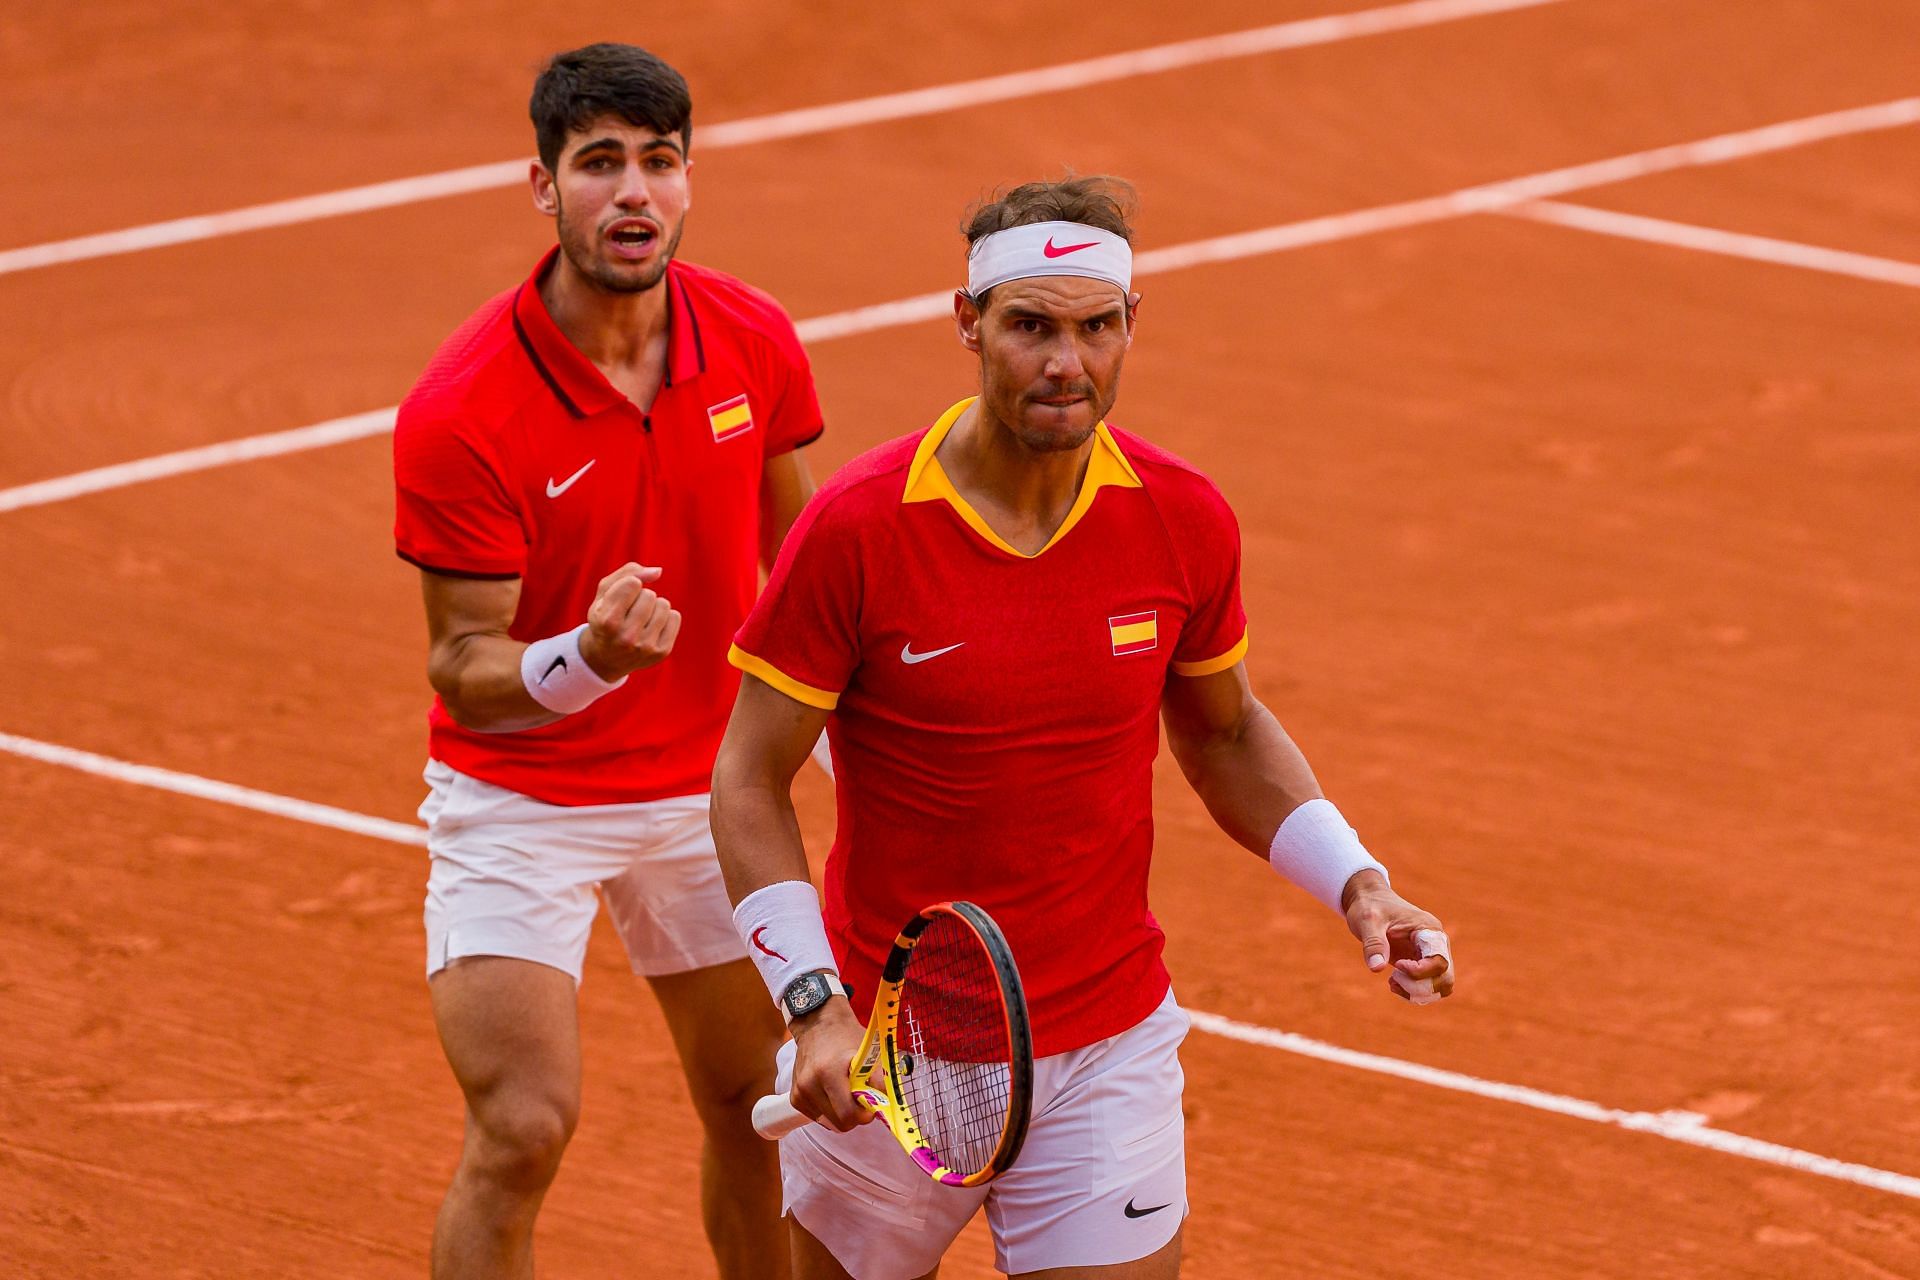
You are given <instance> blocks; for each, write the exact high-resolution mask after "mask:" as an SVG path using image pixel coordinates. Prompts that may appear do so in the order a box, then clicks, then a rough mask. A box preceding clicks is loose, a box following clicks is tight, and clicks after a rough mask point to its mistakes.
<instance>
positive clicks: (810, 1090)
mask: <svg viewBox="0 0 1920 1280" xmlns="http://www.w3.org/2000/svg"><path fill="white" fill-rule="evenodd" d="M793 1105H794V1108H795V1110H798V1111H803V1112H805V1113H806V1114H807V1115H810V1116H812V1117H813V1118H814V1119H815V1120H818V1121H819V1122H820V1123H822V1124H824V1125H826V1126H828V1127H829V1128H832V1129H837V1130H839V1131H840V1132H841V1133H845V1132H847V1131H848V1130H850V1129H855V1128H858V1127H859V1126H860V1125H863V1124H866V1123H867V1122H868V1121H869V1120H872V1119H873V1112H872V1111H870V1110H868V1109H867V1108H865V1107H863V1106H861V1105H860V1104H859V1103H858V1102H856V1101H855V1100H854V1097H853V1090H852V1089H851V1088H850V1087H849V1086H848V1083H847V1073H846V1072H844V1071H826V1072H821V1073H813V1074H809V1075H807V1076H804V1077H801V1076H796V1077H795V1079H794V1082H793Z"/></svg>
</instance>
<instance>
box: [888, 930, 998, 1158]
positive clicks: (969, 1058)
mask: <svg viewBox="0 0 1920 1280" xmlns="http://www.w3.org/2000/svg"><path fill="white" fill-rule="evenodd" d="M898 1027H899V1037H898V1040H897V1041H896V1044H897V1052H898V1051H904V1058H900V1057H896V1062H895V1068H896V1071H897V1072H898V1082H899V1088H900V1094H901V1097H902V1098H903V1099H904V1100H905V1101H906V1104H907V1109H908V1110H909V1111H911V1112H912V1113H913V1117H914V1121H915V1123H916V1124H918V1125H919V1128H920V1132H921V1135H922V1137H924V1138H925V1140H926V1143H927V1145H928V1147H929V1148H931V1149H932V1150H933V1152H934V1153H935V1154H936V1155H938V1156H939V1157H940V1160H941V1163H943V1164H945V1165H946V1166H947V1167H948V1168H950V1169H953V1170H955V1171H956V1172H959V1173H962V1174H969V1173H974V1172H977V1171H979V1170H981V1169H984V1168H985V1167H986V1166H987V1165H988V1164H989V1163H990V1162H991V1161H992V1159H993V1157H994V1154H995V1152H996V1151H998V1150H999V1147H1000V1138H1001V1134H1002V1132H1003V1131H1004V1130H1005V1128H1006V1123H1007V1116H1008V1103H1009V1097H1010V1095H1011V1093H1012V1087H1013V1068H1012V1053H1013V1047H1012V1044H1011V1043H1010V1041H1009V1039H1008V1033H1007V1016H1006V1006H1005V999H1004V996H1003V995H1002V993H1001V986H1000V979H999V975H998V973H997V971H996V970H995V968H994V964H993V960H992V958H991V957H990V956H989V955H988V954H987V951H986V949H985V947H984V946H982V945H981V942H980V939H979V938H978V937H977V936H976V935H975V934H974V932H973V930H972V929H971V928H969V927H968V926H967V925H966V923H965V922H963V921H961V920H959V919H956V918H953V917H950V916H944V915H942V916H936V917H934V919H933V920H932V922H931V923H929V924H928V925H927V927H926V929H925V931H924V932H922V933H921V935H920V940H919V942H918V943H917V944H916V945H915V946H914V949H913V955H912V957H911V959H910V960H909V961H908V964H907V973H906V981H905V982H904V983H903V984H902V988H901V1005H900V1015H899V1023H898Z"/></svg>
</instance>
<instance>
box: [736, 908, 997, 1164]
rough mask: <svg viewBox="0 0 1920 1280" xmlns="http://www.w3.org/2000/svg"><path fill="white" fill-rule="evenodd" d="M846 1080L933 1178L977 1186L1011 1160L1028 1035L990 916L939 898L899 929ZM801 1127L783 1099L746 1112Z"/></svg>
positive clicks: (780, 1129) (764, 1128)
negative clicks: (865, 1029)
mask: <svg viewBox="0 0 1920 1280" xmlns="http://www.w3.org/2000/svg"><path fill="white" fill-rule="evenodd" d="M847 1081H848V1084H849V1085H850V1087H851V1088H852V1089H853V1096H854V1098H855V1100H857V1101H858V1102H859V1103H860V1105H861V1106H863V1107H865V1108H867V1109H868V1110H869V1111H872V1112H873V1113H874V1114H875V1115H876V1116H877V1117H879V1119H880V1120H881V1122H882V1123H884V1124H885V1125H886V1126H887V1128H888V1129H889V1130H891V1131H892V1133H893V1136H894V1138H895V1140H897V1141H898V1142H899V1143H900V1145H901V1147H902V1148H904V1149H905V1151H906V1153H907V1154H908V1155H909V1156H911V1157H912V1158H913V1162H914V1163H915V1164H917V1165H919V1166H920V1168H921V1169H923V1170H924V1171H925V1172H926V1173H927V1175H928V1176H929V1177H931V1178H932V1179H933V1180H934V1181H935V1182H941V1183H945V1184H946V1185H948V1186H953V1187H977V1186H979V1185H980V1184H981V1183H983V1182H988V1181H991V1180H992V1179H993V1178H995V1177H997V1176H998V1175H999V1174H1001V1173H1003V1172H1004V1171H1005V1170H1006V1169H1007V1167H1008V1166H1009V1165H1011V1164H1012V1163H1013V1161H1014V1158H1015V1157H1016V1156H1018V1155H1019V1154H1020V1144H1021V1143H1022V1142H1023V1141H1025V1140H1026V1136H1027V1116H1028V1113H1029V1112H1030V1111H1031V1109H1032V1106H1033V1033H1032V1029H1031V1027H1030V1026H1029V1025H1028V1022H1027V999H1026V996H1025V995H1024V994H1023V993H1022V992H1021V989H1020V973H1019V971H1018V970H1017V969H1015V968H1014V964H1013V952H1012V951H1011V950H1009V949H1008V947H1007V940H1006V938H1005V937H1004V936H1002V935H1001V933H1000V927H999V926H998V925H996V924H994V922H993V918H992V917H991V916H989V915H988V914H987V913H986V912H984V911H982V910H981V909H980V908H979V907H976V906H974V905H973V904H972V903H971V902H940V903H936V904H934V905H933V906H931V907H928V908H927V909H926V910H924V911H922V912H921V913H920V914H919V915H917V916H915V917H914V918H913V919H911V920H909V921H908V922H907V924H906V927H905V928H903V929H901V930H900V936H899V937H897V938H895V939H894V941H893V950H892V951H891V952H889V953H888V955H887V963H886V966H885V967H884V968H883V969H882V970H881V974H880V989H879V990H878V991H876V992H875V993H874V1000H873V1013H872V1016H870V1017H869V1018H868V1019H867V1033H866V1035H865V1036H864V1037H863V1038H862V1039H861V1041H860V1052H859V1053H857V1054H855V1055H854V1058H853V1065H852V1068H851V1069H850V1070H849V1071H848V1073H847ZM808 1122H809V1120H808V1117H807V1116H806V1115H805V1114H803V1113H802V1112H800V1111H798V1110H796V1109H795V1108H794V1105H793V1103H792V1102H791V1101H790V1100H789V1099H788V1098H787V1096H786V1095H784V1094H770V1095H768V1096H767V1097H764V1098H762V1099H760V1101H759V1102H758V1103H756V1104H755V1105H754V1108H753V1127H754V1128H755V1129H756V1130H757V1131H758V1132H759V1133H760V1135H761V1136H762V1137H765V1138H779V1137H782V1136H784V1135H786V1134H789V1133H792V1132H793V1131H794V1130H795V1129H798V1128H800V1127H801V1126H802V1125H804V1124H807V1123H808Z"/></svg>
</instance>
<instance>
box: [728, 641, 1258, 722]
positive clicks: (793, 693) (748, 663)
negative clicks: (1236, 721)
mask: <svg viewBox="0 0 1920 1280" xmlns="http://www.w3.org/2000/svg"><path fill="white" fill-rule="evenodd" d="M1240 647H1241V648H1243V649H1244V648H1245V647H1246V642H1245V641H1242V642H1241V645H1240ZM727 661H728V662H731V663H732V664H733V665H734V666H736V667H738V668H740V669H741V670H742V671H744V672H746V673H747V674H748V675H750V676H756V677H758V678H759V679H761V680H764V681H766V682H767V683H768V684H770V685H772V686H773V687H774V688H776V689H778V690H779V691H780V692H782V693H784V694H786V695H787V696H788V697H789V698H792V699H793V700H794V701H795V702H804V703H806V704H807V705H808V706H810V707H818V708H819V709H820V710H822V711H831V710H833V709H834V707H835V706H837V705H838V704H839V702H840V695H839V694H837V693H830V692H828V691H827V690H825V689H816V688H814V687H813V686H812V685H810V684H801V683H800V682H799V681H798V680H795V679H794V678H793V677H792V676H790V675H788V674H787V673H786V672H784V671H782V670H781V669H780V668H778V667H776V666H774V665H773V664H772V663H771V662H768V661H767V660H766V659H765V658H756V657H754V656H753V655H752V654H750V653H748V652H747V651H746V650H745V649H742V648H741V647H740V646H739V645H737V644H735V645H729V646H727Z"/></svg>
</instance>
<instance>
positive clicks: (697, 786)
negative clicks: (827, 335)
mask: <svg viewBox="0 0 1920 1280" xmlns="http://www.w3.org/2000/svg"><path fill="white" fill-rule="evenodd" d="M558 252H559V251H558V250H557V249H555V250H553V251H551V252H549V253H548V254H547V255H546V257H544V258H543V259H541V261H540V264H539V266H537V267H536V268H535V269H534V273H533V275H532V276H531V277H530V278H529V279H528V280H527V281H526V282H525V283H524V284H522V285H520V287H518V288H517V289H512V290H509V291H508V292H506V293H503V294H501V295H500V296H499V297H497V298H494V299H493V300H492V301H490V302H488V303H487V304H486V305H485V306H483V307H481V308H480V310H479V311H477V312H475V313H474V314H473V316H472V317H471V318H469V319H468V320H467V322H466V323H465V324H463V325H461V326H460V328H459V329H458V330H457V331H455V333H454V334H453V336H452V337H450V338H448V339H447V341H446V342H445V343H443V344H442V345H441V347H440V350H439V351H438V352H437V353H436V354H435V355H434V357H433V360H432V362H431V363H430V364H428V366H427V369H426V372H424V373H423V374H421V375H420V380H419V381H418V382H417V383H416V384H415V385H414V388H413V390H412V391H411V392H410V393H409V394H408V396H407V398H406V400H405V401H404V402H403V403H402V404H401V406H400V415H399V420H398V422H397V423H396V424H395V427H394V435H393V455H394V479H395V484H396V489H397V492H398V516H397V519H396V521H395V525H394V541H395V544H396V546H397V548H398V551H399V554H400V557H401V558H402V559H404V560H407V561H409V562H410V563H412V564H415V565H418V566H419V567H420V568H422V569H426V570H428V571H430V572H433V573H440V574H447V575H451V576H455V577H470V578H518V579H519V580H520V603H519V608H518V610H517V612H516V613H515V614H514V618H513V624H512V626H511V628H510V630H509V634H511V635H512V636H513V638H514V639H516V640H523V641H533V640H539V639H541V638H543V637H546V636H551V635H555V634H557V633H559V632H562V631H569V630H571V629H573V628H574V627H576V626H578V625H579V624H580V623H582V622H585V621H586V618H587V607H588V606H589V605H590V604H591V603H592V602H593V597H594V592H595V589H596V588H597V587H598V585H599V582H600V579H602V578H604V577H605V576H606V575H607V574H609V573H611V572H613V571H614V570H615V569H617V568H619V567H620V566H621V565H622V564H625V563H626V562H627V561H629V560H634V561H638V562H639V563H641V564H649V565H659V566H660V567H661V568H662V569H663V570H665V572H664V573H663V574H662V575H661V577H660V580H659V581H658V582H657V583H655V584H654V589H655V590H657V591H659V592H660V593H661V594H662V595H664V596H666V597H667V598H668V599H669V600H671V601H672V602H673V605H674V607H675V608H676V609H678V610H680V613H681V615H682V624H681V630H680V637H679V640H678V641H677V642H676V643H675V645H674V650H673V653H672V654H671V655H670V656H669V657H668V658H667V659H666V661H664V662H662V663H660V664H659V665H657V666H654V667H650V668H648V669H647V670H644V671H637V672H635V673H634V674H633V677H632V678H631V679H629V680H628V681H627V683H626V684H625V685H624V686H622V687H621V688H620V689H618V690H617V691H615V692H613V693H611V694H608V695H607V696H606V697H604V698H601V699H600V700H599V701H598V702H596V703H594V704H593V705H592V706H590V707H588V708H587V709H586V710H584V711H581V712H578V713H576V714H574V715H570V716H567V717H565V718H564V719H562V720H559V721H557V722H555V723H554V724H551V725H546V726H543V727H541V728H537V729H527V730H522V731H520V732H518V733H476V732H473V731H471V730H468V729H463V728H461V727H460V726H459V725H458V724H456V723H454V721H453V719H452V717H450V716H449V715H448V714H447V711H446V708H445V706H444V705H442V703H441V702H440V700H439V699H438V698H436V699H435V700H434V704H433V710H432V712H431V713H430V714H429V717H428V724H429V730H430V742H429V750H430V754H431V755H432V756H433V758H434V759H436V760H440V761H443V762H445V763H446V764H449V765H451V766H453V767H454V768H455V769H458V770H460V771H461V772H463V773H467V774H470V775H472V776H474V777H476V778H482V779H484V780H486V781H488V782H492V783H494V784H496V785H498V786H502V787H506V788H507V789H509V790H512V791H518V792H520V793H522V794H524V795H529V796H532V797H534V798H535V799H538V800H544V801H547V802H549V803H552V804H565V805H584V804H616V803H628V802H633V801H642V800H656V799H662V798H665V797H668V796H679V795H692V794H696V793H698V792H702V791H705V790H706V789H707V787H708V785H709V781H708V780H709V777H710V776H711V774H712V771H713V757H714V755H715V753H716V752H717V751H718V750H719V745H720V736H721V733H722V732H723V731H724V730H725V728H726V722H727V715H728V713H729V711H730V710H731V709H732V707H733V698H734V693H735V691H736V689H737V688H738V680H739V676H738V673H736V672H735V671H734V670H733V669H732V668H731V667H729V666H728V665H727V659H726V654H727V641H728V639H729V638H730V637H731V636H732V634H733V632H734V630H735V628H737V627H738V626H739V625H740V622H741V620H742V619H743V618H745V617H746V614H747V610H748V608H749V607H750V606H751V605H752V603H753V598H754V592H755V590H756V588H757V587H758V585H759V581H758V573H759V569H758V559H759V538H760V484H761V468H762V464H763V463H764V462H765V461H766V459H767V458H770V457H773V456H775V455H778V454H781V453H785V452H787V451H789V450H792V449H795V448H797V447H799V446H800V445H803V444H806V443H808V442H810V441H812V440H813V439H815V438H816V437H818V436H819V434H820V432H821V421H820V405H819V400H818V397H817V396H816V394H815V391H814V386H813V375H812V371H811V370H810V368H809V367H808V364H807V357H806V354H805V352H804V351H803V350H802V349H801V346H800V340H799V338H798V336H797V335H795V333H794V331H793V322H792V321H791V320H790V319H788V317H787V315H786V313H785V312H784V311H782V310H781V308H780V306H779V304H778V303H776V302H774V301H773V299H772V298H770V297H768V296H767V295H766V294H764V293H762V292H760V291H759V290H757V289H754V288H752V287H750V286H748V285H745V284H743V283H741V282H740V281H738V280H735V279H734V278H733V277H731V276H728V275H724V274H722V273H720V272H718V271H710V270H708V269H706V268H704V267H697V266H694V265H692V264H690V263H684V262H675V263H673V264H671V265H670V266H669V267H668V269H667V275H666V278H665V280H664V281H663V282H662V285H661V286H660V287H663V288H665V289H666V290H667V303H668V329H667V334H668V336H667V370H666V379H665V381H664V383H663V384H662V386H661V388H660V391H659V394H658V395H657V396H656V397H655V399H654V402H653V404H652V405H651V406H650V407H649V408H648V409H647V410H646V411H645V412H642V411H641V410H640V409H639V408H638V407H637V406H635V405H634V404H633V403H632V402H631V401H629V400H628V399H627V398H626V397H625V396H624V395H622V394H621V393H620V392H619V391H618V390H617V389H616V388H615V387H614V386H613V385H612V384H611V383H609V382H608V381H607V379H606V378H605V376H603V375H602V374H601V372H600V371H599V369H597V368H596V367H595V366H594V364H593V362H592V361H590V360H588V359H587V358H586V356H584V355H582V354H581V353H580V351H579V350H578V349H577V348H576V347H574V345H573V344H572V343H570V342H569V341H567V339H566V337H565V335H563V334H562V333H561V332H560V330H559V329H558V328H557V327H556V326H555V325H554V323H553V319H552V317H550V316H549V315H548V314H547V309H546V306H545V305H544V304H543V303H542V302H541V300H540V291H539V288H538V285H539V281H540V279H541V278H542V276H543V275H544V274H545V273H546V271H547V270H548V268H549V267H550V266H551V265H552V263H553V261H554V258H555V256H556V254H557V253H558Z"/></svg>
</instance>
